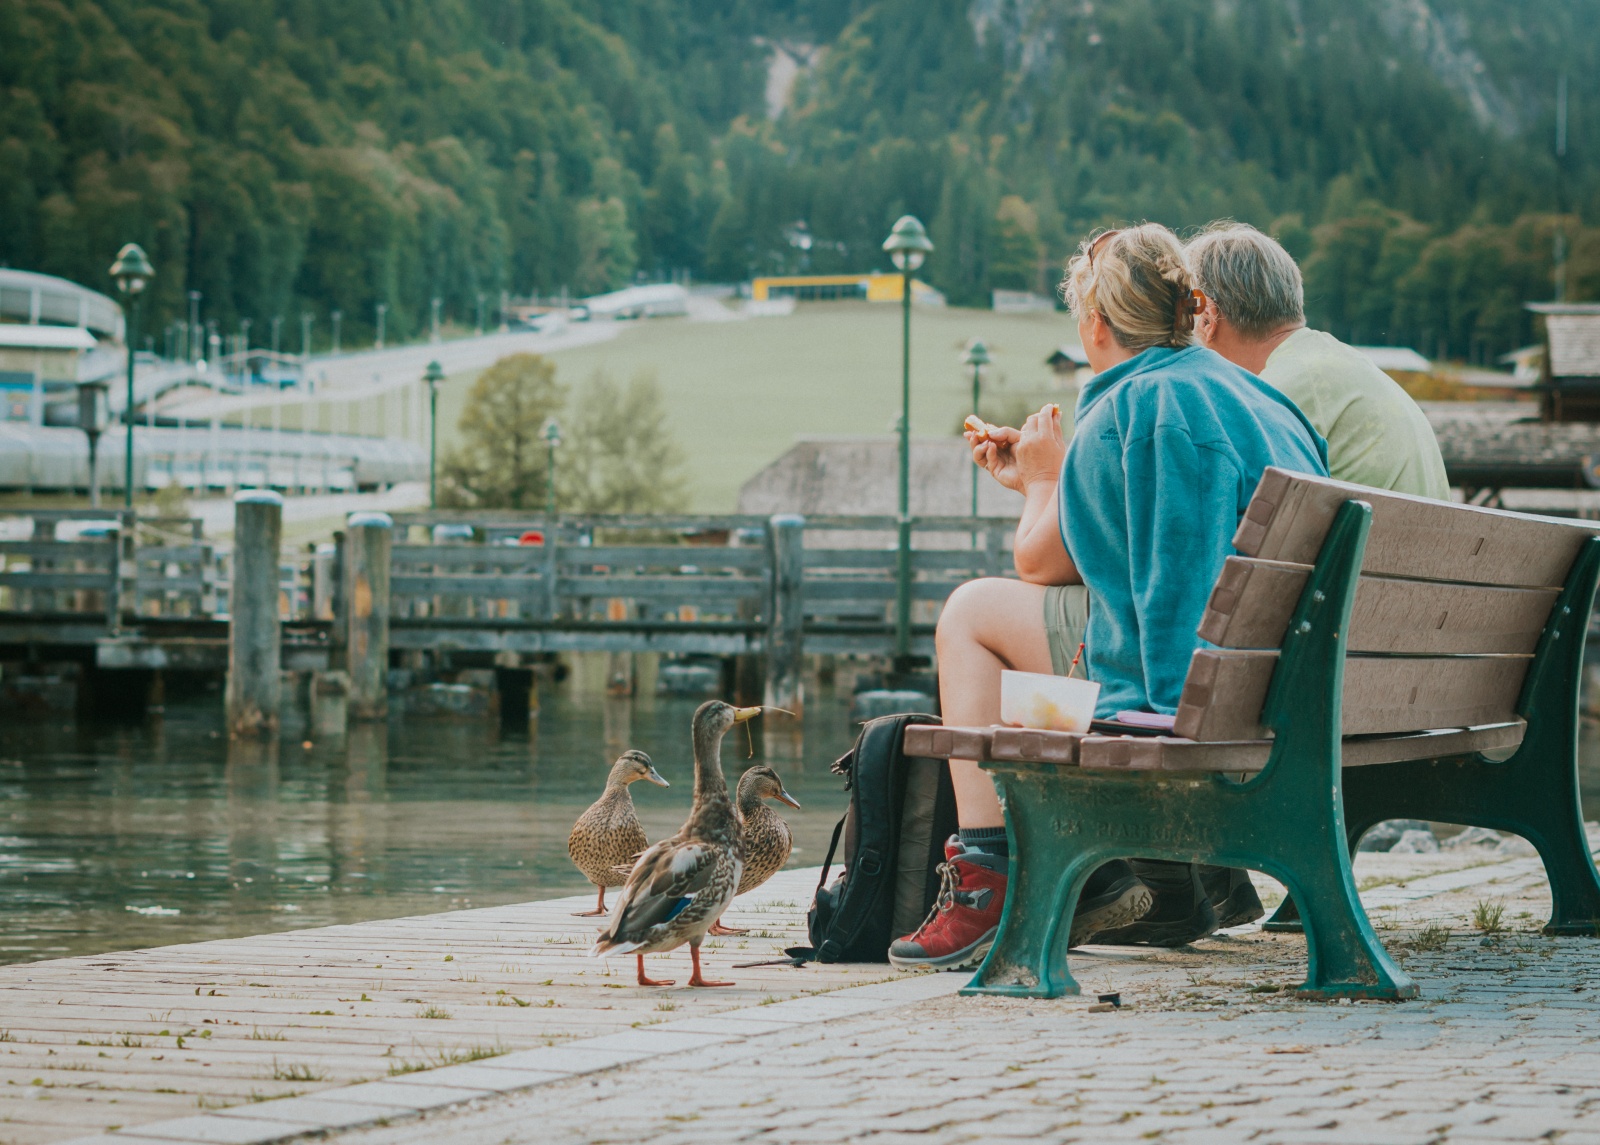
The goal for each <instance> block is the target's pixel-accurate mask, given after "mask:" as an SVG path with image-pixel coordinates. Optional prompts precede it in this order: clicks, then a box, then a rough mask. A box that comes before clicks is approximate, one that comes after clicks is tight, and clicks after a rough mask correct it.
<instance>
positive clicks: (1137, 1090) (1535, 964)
mask: <svg viewBox="0 0 1600 1145" xmlns="http://www.w3.org/2000/svg"><path fill="white" fill-rule="evenodd" d="M1392 866H1393V864H1391V867H1392ZM1418 866H1419V869H1420V874H1419V877H1417V878H1415V879H1407V878H1406V877H1405V871H1404V869H1403V868H1401V869H1399V870H1398V871H1397V872H1394V878H1393V879H1392V881H1386V882H1384V883H1383V885H1382V886H1380V887H1375V888H1373V889H1372V890H1370V891H1369V892H1368V895H1371V896H1372V897H1374V898H1376V897H1379V896H1378V894H1377V892H1378V891H1379V890H1387V891H1388V892H1389V893H1387V894H1384V895H1383V896H1382V898H1383V899H1384V900H1385V901H1384V902H1383V904H1382V905H1383V907H1384V909H1382V910H1381V911H1379V910H1375V912H1374V913H1375V914H1376V915H1377V916H1378V917H1379V921H1378V922H1377V925H1378V926H1379V933H1380V935H1381V937H1382V938H1383V939H1384V941H1385V943H1386V944H1387V945H1388V947H1389V949H1390V951H1391V953H1393V954H1394V955H1395V956H1396V957H1397V958H1399V959H1400V960H1401V961H1402V962H1403V963H1404V965H1405V967H1406V969H1407V971H1408V972H1409V973H1411V974H1412V975H1413V976H1415V977H1416V978H1417V980H1418V981H1419V983H1420V984H1421V987H1422V990H1423V998H1422V999H1421V1000H1419V1001H1414V1002H1407V1003H1401V1004H1395V1003H1367V1002H1350V1003H1343V1004H1341V1003H1334V1004H1327V1003H1315V1002H1308V1001H1303V1000H1299V999H1297V998H1296V997H1295V996H1294V995H1293V994H1292V993H1291V991H1290V990H1289V989H1288V988H1289V987H1292V986H1293V985H1294V984H1295V983H1296V982H1298V981H1299V980H1300V978H1301V976H1302V975H1303V973H1304V958H1305V944H1304V941H1303V940H1302V939H1301V938H1300V937H1298V936H1295V935H1270V934H1266V933H1264V932H1262V931H1260V930H1259V929H1257V928H1246V929H1244V930H1241V931H1236V932H1233V933H1230V934H1225V935H1221V936H1218V937H1216V938H1214V939H1210V940H1207V941H1205V942H1202V943H1198V944H1196V945H1195V946H1194V947H1191V948H1186V949H1182V950H1177V951H1148V952H1137V953H1135V952H1131V951H1127V950H1111V949H1105V948H1090V949H1088V950H1085V951H1083V952H1080V954H1078V955H1075V956H1074V957H1073V959H1072V971H1073V974H1074V975H1075V976H1077V977H1078V979H1079V981H1080V983H1081V984H1082V986H1083V989H1084V994H1083V995H1082V996H1080V997H1077V998H1065V999H1057V1000H1053V1001H1028V1000H1023V999H1000V998H956V997H951V996H948V995H947V996H944V997H927V996H925V997H923V998H922V999H921V1000H919V1001H916V1002H914V1003H911V1004H909V1005H903V1006H898V1007H893V1008H888V1009H879V1010H873V1011H870V1012H861V1013H848V1012H847V1011H848V1010H849V1009H850V1007H849V1006H848V1005H837V1006H834V1007H832V1009H834V1010H836V1011H839V1012H841V1016H839V1017H836V1018H833V1019H832V1020H821V1021H815V1022H810V1023H808V1024H806V1025H803V1026H798V1027H794V1028H790V1029H777V1030H771V1031H770V1032H766V1033H762V1034H760V1035H755V1036H751V1037H748V1038H746V1039H744V1040H743V1041H741V1042H739V1043H735V1044H731V1045H720V1046H708V1047H705V1048H702V1049H689V1050H685V1051H683V1052H679V1053H675V1054H669V1055H662V1056H659V1057H652V1058H648V1059H641V1060H639V1061H637V1062H635V1063H633V1064H631V1065H627V1066H623V1067H620V1068H618V1069H614V1070H608V1071H604V1072H602V1073H596V1074H591V1075H587V1076H585V1077H582V1078H574V1079H571V1080H567V1081H558V1082H552V1083H550V1084H547V1085H543V1086H539V1087H537V1088H534V1089H530V1090H528V1091H526V1092H523V1093H520V1094H516V1095H512V1096H508V1097H502V1098H499V1099H486V1100H484V1101H481V1102H478V1103H476V1104H475V1105H474V1106H472V1107H470V1108H468V1109H453V1110H439V1111H435V1112H431V1113H428V1114H425V1115H424V1116H423V1117H421V1118H419V1119H418V1120H416V1121H413V1122H408V1123H404V1124H395V1125H391V1126H387V1127H371V1128H365V1129H359V1130H352V1131H347V1132H345V1133H342V1134H338V1135H336V1138H335V1140H336V1141H337V1142H338V1143H339V1145H421V1143H423V1142H436V1141H449V1142H451V1143H452V1145H480V1143H481V1145H518V1143H523V1142H526V1143H528V1145H533V1143H535V1142H537V1143H539V1145H544V1143H547V1142H548V1143H553V1145H563V1143H566V1142H584V1143H591V1142H594V1143H609V1142H615V1143H617V1145H623V1143H627V1145H633V1143H635V1142H640V1141H649V1142H652V1143H653V1145H675V1143H678V1142H683V1143H684V1145H689V1143H691V1142H692V1143H694V1145H715V1143H719V1142H741V1141H760V1142H763V1143H769V1142H770V1143H776V1145H785V1143H793V1145H812V1143H829V1142H857V1141H870V1142H871V1143H872V1145H891V1143H898V1142H906V1143H908V1145H909V1143H912V1142H915V1143H917V1145H944V1143H946V1142H948V1143H951V1145H956V1143H965V1142H990V1141H995V1142H1000V1141H1024V1140H1026V1141H1031V1142H1038V1141H1040V1140H1045V1141H1050V1142H1056V1141H1060V1142H1070V1141H1082V1142H1095V1143H1099V1142H1123V1141H1127V1142H1142V1141H1160V1142H1172V1143H1175V1145H1212V1143H1223V1142H1225V1143H1227V1145H1239V1143H1241V1142H1262V1143H1267V1145H1292V1143H1299V1142H1309V1143H1316V1145H1330V1143H1345V1142H1349V1143H1352V1145H1356V1143H1359V1145H1445V1143H1448V1142H1452V1141H1459V1142H1462V1143H1474V1145H1475V1143H1477V1142H1490V1141H1495V1142H1522V1141H1528V1142H1535V1141H1557V1142H1561V1143H1563V1145H1600V1068H1596V1063H1597V1062H1600V1021H1596V1019H1600V941H1593V940H1588V939H1572V938H1547V937H1545V936H1544V935H1542V934H1541V933H1539V932H1538V929H1537V925H1538V922H1539V921H1540V919H1541V918H1542V917H1543V914H1544V912H1545V911H1546V910H1547V909H1548V902H1549V900H1548V890H1547V888H1546V887H1545V886H1544V883H1543V874H1542V870H1540V869H1539V868H1538V864H1537V862H1536V861H1535V862H1534V863H1532V864H1531V865H1529V864H1528V863H1527V861H1526V860H1514V861H1505V862H1496V863H1486V864H1482V865H1480V866H1479V868H1478V871H1477V873H1476V876H1475V877H1473V878H1467V877H1464V873H1450V872H1440V871H1439V870H1438V869H1437V865H1435V866H1432V867H1429V866H1425V865H1422V864H1419V865H1418ZM1395 892H1401V893H1395ZM1365 897H1367V896H1364V898H1365ZM1479 903H1488V904H1490V905H1499V906H1501V907H1502V908H1503V909H1504V918H1505V919H1506V921H1507V922H1508V923H1509V926H1508V927H1507V928H1506V929H1505V930H1504V931H1502V932H1498V933H1493V934H1485V933H1482V932H1481V931H1480V930H1477V929H1474V928H1473V926H1472V925H1471V922H1470V920H1471V918H1472V916H1473V913H1474V909H1475V908H1476V907H1477V906H1478V904H1479ZM1374 905H1375V906H1376V905H1377V904H1374ZM965 978H966V976H965V975H926V976H923V977H922V978H919V979H912V980H911V981H910V982H909V983H907V984H906V985H905V986H897V984H888V985H884V986H868V987H860V988H858V989H856V990H852V991H850V992H849V995H848V997H849V998H850V999H853V998H855V997H861V996H864V995H866V994H867V993H869V992H876V993H879V994H880V995H883V996H889V995H891V994H893V992H894V991H895V990H896V989H897V988H899V989H906V990H908V991H909V990H913V989H915V990H929V991H937V990H938V989H939V987H940V985H941V984H942V983H944V982H947V981H948V980H950V979H955V980H956V981H955V985H956V986H959V985H961V984H962V983H963V982H964V981H965ZM1113 991H1114V992H1118V993H1120V994H1121V995H1122V997H1123V999H1124V1004H1123V1006H1122V1007H1121V1008H1120V1009H1116V1010H1113V1011H1110V1012H1104V1013H1091V1012H1090V1011H1089V1005H1090V1003H1091V1002H1092V1000H1093V996H1094V995H1095V994H1097V993H1109V992H1113ZM830 997H831V998H834V999H838V1000H839V1001H840V1002H845V1001H846V996H843V995H837V994H836V995H831V996H830ZM784 1006H792V1007H795V1008H799V1007H802V1006H803V1007H805V1008H806V1010H807V1011H815V1010H821V1009H823V1008H824V1007H823V1006H822V1005H820V1004H818V1005H813V1004H812V1000H811V999H805V1000H802V1001H799V1002H795V1003H784V1004H781V1005H776V1006H768V1007H763V1008H762V1009H763V1010H765V1011H775V1010H776V1011H781V1010H782V1009H783V1007H784ZM717 1020H718V1019H701V1020H699V1021H702V1022H705V1021H712V1022H714V1021H717Z"/></svg>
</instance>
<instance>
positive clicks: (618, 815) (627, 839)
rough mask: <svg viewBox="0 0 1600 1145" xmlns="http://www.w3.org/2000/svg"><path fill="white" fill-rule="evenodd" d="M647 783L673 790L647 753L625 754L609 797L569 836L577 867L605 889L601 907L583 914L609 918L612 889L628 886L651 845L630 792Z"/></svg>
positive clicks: (617, 766) (616, 767) (613, 773)
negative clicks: (608, 896)
mask: <svg viewBox="0 0 1600 1145" xmlns="http://www.w3.org/2000/svg"><path fill="white" fill-rule="evenodd" d="M641 779H646V780H649V781H650V782H651V783H654V784H658V785H659V786H661V787H668V786H671V785H670V784H668V783H667V781H666V780H665V779H662V778H661V773H660V772H658V771H656V769H655V764H653V763H652V762H651V761H650V757H649V756H648V755H646V754H645V753H644V752H642V751H625V752H623V753H622V754H621V755H620V756H618V757H617V762H616V763H614V764H612V765H611V774H610V775H609V776H608V777H607V778H606V790H605V793H604V794H603V795H601V796H600V798H599V799H597V800H595V801H594V803H593V804H591V805H590V807H589V809H588V810H587V811H585V812H584V813H583V814H582V815H580V816H578V821H577V822H576V823H574V824H573V825H572V834H570V835H568V836H567V854H569V855H571V856H572V862H573V864H574V865H575V866H576V867H577V868H578V870H580V871H582V872H583V874H584V877H585V878H587V879H588V880H589V881H590V882H591V883H593V884H594V885H595V886H597V887H599V888H600V902H599V905H597V906H596V907H595V909H594V910H586V911H579V912H578V913H579V914H580V915H603V914H605V913H606V888H607V887H620V886H622V884H623V883H625V882H626V881H627V872H628V871H629V870H630V869H631V868H632V867H633V863H634V860H635V859H637V858H638V857H639V853H640V852H641V851H643V850H644V849H645V848H646V847H648V846H649V845H650V841H649V840H648V839H646V838H645V835H644V825H643V824H642V823H640V822H639V814H638V812H636V811H635V810H634V809H633V794H632V792H630V791H629V790H628V788H629V786H630V785H631V784H633V783H636V782H638V781H639V780H641ZM619 868H620V869H621V873H620V874H619V873H618V869H619Z"/></svg>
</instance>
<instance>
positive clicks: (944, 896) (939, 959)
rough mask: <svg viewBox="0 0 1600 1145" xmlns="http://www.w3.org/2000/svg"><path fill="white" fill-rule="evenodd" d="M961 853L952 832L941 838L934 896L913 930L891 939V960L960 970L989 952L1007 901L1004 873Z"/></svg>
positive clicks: (906, 966)
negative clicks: (930, 907)
mask: <svg viewBox="0 0 1600 1145" xmlns="http://www.w3.org/2000/svg"><path fill="white" fill-rule="evenodd" d="M965 852H966V848H965V847H963V846H962V845H961V841H960V840H959V839H957V838H956V837H955V836H953V835H952V836H951V837H950V838H949V839H948V840H947V841H946V842H945V845H944V858H945V861H944V863H943V864H942V865H941V866H940V867H939V875H940V878H941V879H942V880H943V882H942V884H941V885H940V887H939V897H938V898H937V899H935V900H934V903H933V910H932V911H931V912H930V913H929V914H928V918H927V921H926V922H924V923H923V924H922V926H921V927H919V928H918V929H917V932H916V933H915V934H908V935H906V937H904V938H897V939H895V941H894V942H893V943H891V944H890V946H889V962H890V963H891V964H892V965H894V966H898V967H900V968H901V969H903V970H909V969H913V968H919V967H925V968H928V969H932V970H964V969H966V968H968V967H971V966H976V965H977V964H978V963H980V962H982V961H983V959H984V956H985V955H987V954H988V953H989V947H990V946H992V945H993V944H994V935H995V931H997V930H998V929H999V928H1000V909H1001V908H1002V907H1003V906H1004V905H1005V901H1006V876H1005V872H1004V871H996V870H990V869H989V868H987V867H984V866H981V865H979V864H978V863H976V862H974V861H973V860H971V859H968V858H966V857H965ZM1002 861H1003V860H1002Z"/></svg>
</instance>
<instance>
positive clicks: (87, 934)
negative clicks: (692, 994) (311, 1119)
mask: <svg viewBox="0 0 1600 1145" xmlns="http://www.w3.org/2000/svg"><path fill="white" fill-rule="evenodd" d="M846 701H847V697H836V696H832V695H828V694H824V695H822V696H820V697H815V698H813V699H812V700H811V702H810V703H809V704H808V706H807V709H806V716H805V729H804V730H805V735H804V750H803V751H796V750H795V747H794V744H793V740H792V737H790V736H785V735H784V734H783V732H784V728H785V724H787V725H788V727H789V728H791V729H792V727H793V725H792V723H789V722H788V717H786V716H783V715H778V714H769V715H766V716H764V717H763V718H762V720H760V721H757V723H764V724H766V725H767V727H766V728H764V729H757V731H756V739H755V751H756V753H757V756H758V757H762V756H765V758H766V759H767V762H769V763H771V764H772V765H773V766H774V767H775V768H777V770H778V771H779V773H780V774H781V775H782V776H783V777H784V783H785V785H786V786H787V787H788V788H789V790H790V792H791V793H792V794H793V795H794V796H795V797H796V798H797V799H798V800H799V801H800V802H801V804H802V807H803V809H802V810H800V811H791V810H789V809H782V811H783V814H784V815H785V817H786V818H788V819H789V821H790V823H791V825H792V826H793V828H794V831H795V838H796V847H795V854H794V856H793V858H792V859H791V863H792V864H795V865H803V866H809V865H814V864H817V863H820V862H821V861H822V857H823V854H824V852H825V851H826V849H827V844H828V838H829V835H830V834H831V833H832V830H833V826H834V823H835V822H836V821H837V819H838V817H839V815H841V814H842V813H843V810H844V806H845V802H846V795H845V793H844V790H843V786H842V782H841V780H840V779H839V777H838V776H835V775H833V774H831V773H830V772H829V765H830V764H831V763H832V761H833V760H834V759H836V758H837V757H838V756H839V755H840V754H841V753H842V752H843V751H845V750H846V749H847V748H848V747H849V744H850V740H851V738H852V731H851V729H850V726H849V722H848V719H847V711H846ZM695 705H696V701H694V700H687V699H673V698H665V697H661V698H657V697H641V698H639V699H637V700H632V701H629V700H615V699H608V698H605V697H604V696H601V695H595V694H593V693H590V694H570V692H569V691H568V690H567V689H557V690H556V691H555V694H554V695H552V696H549V697H548V698H546V699H545V702H544V708H543V711H542V713H541V716H540V718H539V719H538V720H537V721H536V722H535V723H534V724H532V725H531V726H530V727H529V728H528V729H527V730H526V731H507V730H503V729H502V728H500V727H499V726H498V725H497V724H496V723H495V722H494V721H492V720H485V721H470V720H460V721H456V720H443V719H431V720H421V719H412V720H403V719H392V720H390V721H389V722H388V723H387V724H375V725H364V726H363V725H353V726H352V728H351V730H350V732H349V734H348V735H346V736H344V737H340V738H336V739H329V740H326V741H324V742H303V741H301V740H299V739H292V740H288V739H286V740H284V741H282V742H280V743H277V744H267V745H262V744H237V743H229V742H228V740H227V739H226V738H225V736H224V734H223V721H222V706H221V703H220V701H219V700H218V699H217V698H216V697H215V696H214V695H213V696H208V697H201V698H196V699H193V700H189V701H184V702H182V703H177V704H170V705H169V706H168V708H167V710H166V712H165V713H164V714H161V715H152V716H149V717H147V718H146V719H145V720H144V721H143V722H141V723H138V724H136V725H121V726H117V725H100V726H95V725H81V724H78V725H75V724H72V723H70V722H67V721H60V720H58V721H55V722H18V721H14V720H11V721H7V722H6V723H4V724H3V725H0V911H3V915H0V917H3V918H4V920H5V921H4V926H3V929H0V962H25V961H32V960H35V959H41V958H55V957H60V956H63V955H72V954H90V953H97V952H101V951H106V950H117V949H126V948H130V947H140V946H159V945H166V944H170V943H178V942H194V941H200V940H204V939H210V938H226V937H234V936H239V935H248V934H259V933H263V932H266V931H272V930H292V929H298V928H301V927H308V926H320V925H324V924H328V923H344V922H358V921H361V920H364V919H372V918H387V917H394V916H398V915H407V914H423V913H428V912H432V911H442V910H453V909H458V908H462V907H470V906H492V905H496V904H500V903H509V902H522V901H526V900H529V899H536V898H547V897H550V896H552V895H557V894H568V893H574V892H578V891H582V890H585V889H588V888H589V884H588V883H587V882H586V881H585V880H584V878H583V876H582V875H580V874H579V873H578V872H577V870H576V869H574V868H573V866H572V864H571V862H570V861H569V860H568V858H567V852H566V839H567V832H568V831H569V830H570V828H571V826H572V822H573V820H574V819H576V818H577V816H578V815H579V814H580V813H581V812H582V810H583V808H584V807H586V806H587V805H588V804H589V803H590V802H591V801H592V800H593V799H594V798H595V797H596V796H598V795H599V793H600V791H601V789H602V787H603V786H604V783H605V776H606V771H607V769H608V768H609V766H610V764H611V761H612V760H613V759H614V758H615V757H616V755H617V754H618V753H619V752H620V751H622V750H623V749H624V748H626V747H630V746H634V747H641V748H643V749H644V750H646V751H648V752H649V753H650V754H651V755H652V756H653V757H654V759H655V760H656V763H657V766H658V767H659V769H660V770H661V772H662V773H663V774H664V775H665V776H666V777H667V779H668V780H669V781H670V782H671V783H672V787H671V788H670V789H667V790H663V789H661V788H658V787H654V786H652V785H649V784H636V785H635V786H634V788H633V790H634V793H635V796H636V803H637V805H638V807H639V811H640V816H641V818H642V819H643V821H644V823H645V829H646V831H647V833H648V834H649V837H650V838H651V839H658V838H661V837H662V836H664V835H667V834H670V833H671V832H672V831H674V830H676V829H677V827H678V826H679V825H680V824H681V823H682V821H683V817H684V814H685V812H686V810H687V808H688V805H689V797H690V788H691V786H692V756H691V754H690V750H689V718H690V715H691V714H692V712H693V711H694V708H695ZM763 734H764V735H765V737H766V742H765V743H763V740H762V736H763ZM1582 743H1583V758H1584V766H1583V768H1582V772H1581V776H1582V783H1583V788H1584V791H1583V794H1584V803H1585V809H1586V815H1585V817H1586V818H1591V819H1593V818H1596V817H1600V735H1597V733H1596V729H1595V727H1594V726H1592V725H1590V724H1588V723H1587V722H1586V723H1585V725H1584V727H1583V733H1582ZM748 750H750V749H749V747H747V744H746V741H745V739H744V736H743V732H742V729H740V728H735V729H734V731H733V732H732V733H730V735H729V736H728V739H727V741H726V743H725V748H724V752H723V756H724V762H725V764H726V768H727V771H728V773H729V775H730V777H731V776H734V775H736V774H737V773H738V771H739V770H740V769H741V768H742V767H743V766H745V765H746V759H745V756H746V753H747V751H748Z"/></svg>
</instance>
